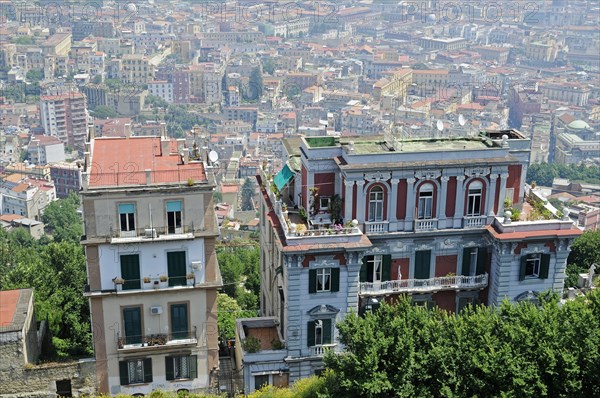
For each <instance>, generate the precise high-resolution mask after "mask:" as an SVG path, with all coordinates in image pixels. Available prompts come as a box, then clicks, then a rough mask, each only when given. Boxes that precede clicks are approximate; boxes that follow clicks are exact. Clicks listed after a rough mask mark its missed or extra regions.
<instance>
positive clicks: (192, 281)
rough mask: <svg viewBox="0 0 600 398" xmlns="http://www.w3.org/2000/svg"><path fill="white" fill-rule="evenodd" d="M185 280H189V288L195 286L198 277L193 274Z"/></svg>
mask: <svg viewBox="0 0 600 398" xmlns="http://www.w3.org/2000/svg"><path fill="white" fill-rule="evenodd" d="M185 278H186V279H187V283H188V286H194V285H195V279H196V275H194V273H193V272H190V273H188V274H187V275H186V277H185Z"/></svg>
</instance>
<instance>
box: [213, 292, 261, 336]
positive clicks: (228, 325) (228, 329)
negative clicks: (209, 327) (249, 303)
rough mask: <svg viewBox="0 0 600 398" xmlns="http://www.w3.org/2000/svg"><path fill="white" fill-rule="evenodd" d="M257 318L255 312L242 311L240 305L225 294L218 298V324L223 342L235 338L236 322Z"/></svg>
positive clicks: (220, 294)
mask: <svg viewBox="0 0 600 398" xmlns="http://www.w3.org/2000/svg"><path fill="white" fill-rule="evenodd" d="M255 316H257V312H256V311H253V310H242V308H241V307H240V306H239V304H238V303H237V302H236V301H235V300H234V299H232V298H231V297H229V296H228V295H226V294H224V293H219V295H218V296H217V324H218V327H219V337H221V339H222V340H227V339H233V338H235V320H236V319H239V318H252V317H255Z"/></svg>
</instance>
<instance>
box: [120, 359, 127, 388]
mask: <svg viewBox="0 0 600 398" xmlns="http://www.w3.org/2000/svg"><path fill="white" fill-rule="evenodd" d="M119 377H120V378H121V385H122V386H126V385H128V384H129V369H128V367H127V361H120V362H119Z"/></svg>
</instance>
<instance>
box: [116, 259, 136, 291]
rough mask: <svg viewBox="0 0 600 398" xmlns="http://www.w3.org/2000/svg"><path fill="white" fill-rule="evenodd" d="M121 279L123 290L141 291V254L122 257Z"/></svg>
mask: <svg viewBox="0 0 600 398" xmlns="http://www.w3.org/2000/svg"><path fill="white" fill-rule="evenodd" d="M121 278H123V280H124V281H125V283H123V290H132V289H140V288H141V281H140V256H139V254H125V255H122V256H121Z"/></svg>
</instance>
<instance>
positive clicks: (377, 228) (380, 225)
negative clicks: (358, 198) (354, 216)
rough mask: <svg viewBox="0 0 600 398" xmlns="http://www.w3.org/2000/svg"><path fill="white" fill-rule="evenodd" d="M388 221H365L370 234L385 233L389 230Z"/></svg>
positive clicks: (366, 229)
mask: <svg viewBox="0 0 600 398" xmlns="http://www.w3.org/2000/svg"><path fill="white" fill-rule="evenodd" d="M388 227H389V222H388V221H365V232H366V233H368V234H383V233H386V232H388V229H389V228H388Z"/></svg>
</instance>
